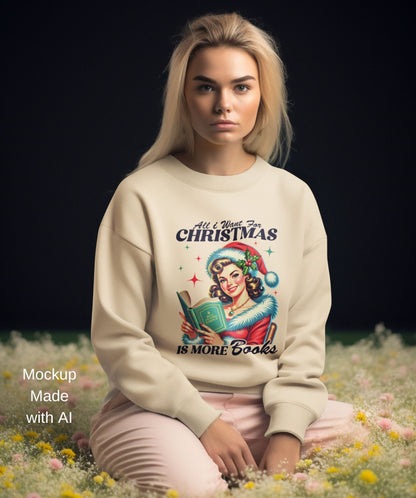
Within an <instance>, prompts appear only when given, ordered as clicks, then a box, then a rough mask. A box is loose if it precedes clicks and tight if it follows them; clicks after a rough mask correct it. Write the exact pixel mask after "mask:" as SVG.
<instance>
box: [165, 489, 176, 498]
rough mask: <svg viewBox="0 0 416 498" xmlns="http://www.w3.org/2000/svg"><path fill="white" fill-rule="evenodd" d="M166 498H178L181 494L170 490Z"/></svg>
mask: <svg viewBox="0 0 416 498" xmlns="http://www.w3.org/2000/svg"><path fill="white" fill-rule="evenodd" d="M166 497H167V498H178V497H179V493H178V492H177V491H176V489H168V490H167V491H166Z"/></svg>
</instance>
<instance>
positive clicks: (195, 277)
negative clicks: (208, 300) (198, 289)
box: [189, 273, 202, 287]
mask: <svg viewBox="0 0 416 498" xmlns="http://www.w3.org/2000/svg"><path fill="white" fill-rule="evenodd" d="M189 282H192V283H193V284H194V287H195V284H196V283H197V282H202V280H199V278H197V276H196V275H195V273H194V276H193V277H192V278H190V279H189Z"/></svg>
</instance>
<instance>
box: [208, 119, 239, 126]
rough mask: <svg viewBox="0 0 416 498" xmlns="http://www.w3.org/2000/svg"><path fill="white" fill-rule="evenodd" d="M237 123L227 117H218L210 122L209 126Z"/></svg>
mask: <svg viewBox="0 0 416 498" xmlns="http://www.w3.org/2000/svg"><path fill="white" fill-rule="evenodd" d="M236 124H237V123H234V121H230V120H229V119H219V120H218V121H215V122H214V123H211V126H217V125H236Z"/></svg>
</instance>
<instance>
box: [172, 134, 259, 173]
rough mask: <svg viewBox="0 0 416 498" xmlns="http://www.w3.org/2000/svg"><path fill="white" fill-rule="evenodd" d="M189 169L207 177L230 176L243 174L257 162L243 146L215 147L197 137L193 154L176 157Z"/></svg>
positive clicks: (181, 154) (180, 154)
mask: <svg viewBox="0 0 416 498" xmlns="http://www.w3.org/2000/svg"><path fill="white" fill-rule="evenodd" d="M176 157H177V158H178V159H179V160H180V161H182V162H183V163H184V164H185V165H186V166H188V167H189V168H191V169H193V170H195V171H198V172H199V173H205V174H207V175H218V176H229V175H237V174H239V173H243V172H244V171H246V170H247V169H249V168H250V167H251V166H252V165H253V163H254V162H255V160H256V157H255V156H254V155H253V154H249V153H248V152H246V151H245V150H244V149H243V147H242V144H230V145H228V146H224V145H221V146H214V145H212V144H207V143H206V142H204V141H202V140H198V137H195V147H194V152H193V154H190V153H187V152H183V153H179V154H177V155H176Z"/></svg>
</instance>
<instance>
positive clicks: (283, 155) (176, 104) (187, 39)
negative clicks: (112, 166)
mask: <svg viewBox="0 0 416 498" xmlns="http://www.w3.org/2000/svg"><path fill="white" fill-rule="evenodd" d="M219 46H230V47H236V48H241V49H243V50H245V51H246V52H247V53H248V54H250V55H251V56H252V57H253V58H254V59H255V60H256V62H257V65H258V71H259V79H260V92H261V101H260V107H259V111H258V115H257V120H256V124H255V126H254V128H253V130H252V131H251V132H250V133H249V134H248V135H247V136H246V137H245V139H244V142H243V147H244V149H245V150H246V151H247V152H250V153H252V154H258V155H259V156H261V157H262V158H263V159H265V160H266V161H269V162H274V161H278V162H279V163H280V164H281V165H284V163H285V162H286V160H287V157H288V155H289V150H290V143H291V140H292V127H291V124H290V121H289V118H288V115H287V93H286V87H285V70H284V66H283V62H282V60H281V59H280V57H279V55H278V51H277V47H276V43H275V41H274V40H273V38H272V37H271V36H270V35H269V34H267V33H266V32H265V31H263V30H262V29H260V28H258V27H256V26H254V25H253V24H252V23H251V22H249V21H247V20H246V19H244V18H242V17H241V16H240V15H238V14H236V13H231V14H219V15H213V14H208V15H206V16H202V17H199V18H197V19H195V20H193V21H191V22H189V23H188V24H187V25H186V26H185V29H184V31H183V33H182V37H181V40H180V42H179V43H178V45H177V46H176V48H175V50H174V51H173V53H172V56H171V59H170V62H169V66H168V67H169V75H168V80H167V84H166V87H165V93H164V111H163V118H162V124H161V127H160V130H159V134H158V136H157V138H156V140H155V142H154V144H153V145H152V146H151V147H150V149H149V150H148V151H147V152H146V153H145V154H143V156H142V157H141V159H140V161H139V165H138V167H139V168H141V167H143V166H146V165H149V164H151V163H153V162H155V161H157V160H158V159H161V158H162V157H164V156H166V155H168V154H174V153H177V152H184V151H186V152H192V151H193V147H194V137H193V130H192V127H191V124H190V122H189V119H188V116H187V112H186V101H185V96H184V86H185V77H186V71H187V68H188V64H189V61H190V60H191V58H192V57H193V56H194V54H195V53H196V51H197V50H198V49H200V48H206V47H219Z"/></svg>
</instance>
